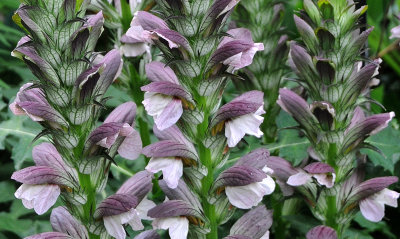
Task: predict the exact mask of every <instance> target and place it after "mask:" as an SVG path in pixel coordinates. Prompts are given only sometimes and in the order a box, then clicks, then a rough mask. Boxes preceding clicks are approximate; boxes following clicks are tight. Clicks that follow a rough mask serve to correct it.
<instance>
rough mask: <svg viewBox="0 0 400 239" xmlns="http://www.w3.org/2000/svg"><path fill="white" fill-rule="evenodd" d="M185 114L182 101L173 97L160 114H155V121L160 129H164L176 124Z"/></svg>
mask: <svg viewBox="0 0 400 239" xmlns="http://www.w3.org/2000/svg"><path fill="white" fill-rule="evenodd" d="M182 114H183V107H182V101H181V100H178V99H173V100H172V101H170V102H169V104H168V105H167V106H166V107H165V108H164V110H163V111H162V113H161V114H160V115H157V116H154V119H155V123H156V125H157V128H158V129H159V130H164V129H167V128H169V127H171V126H172V125H174V124H175V123H176V122H177V121H178V120H179V118H181V116H182Z"/></svg>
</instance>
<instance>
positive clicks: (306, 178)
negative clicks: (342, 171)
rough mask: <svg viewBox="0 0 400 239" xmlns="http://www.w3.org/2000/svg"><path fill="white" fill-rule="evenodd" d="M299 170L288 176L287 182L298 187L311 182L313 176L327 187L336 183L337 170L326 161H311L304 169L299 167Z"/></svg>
mask: <svg viewBox="0 0 400 239" xmlns="http://www.w3.org/2000/svg"><path fill="white" fill-rule="evenodd" d="M298 171H299V172H298V173H296V174H293V175H292V176H290V177H289V178H288V180H287V184H289V185H290V186H296V187H297V186H301V185H304V184H307V183H309V182H311V181H312V178H315V179H316V180H317V182H318V183H319V184H320V185H323V186H326V187H327V188H331V187H333V185H334V183H335V178H336V174H335V170H334V169H333V168H332V167H331V166H329V165H328V164H326V163H321V162H315V163H311V164H309V165H307V166H306V167H304V168H303V169H298Z"/></svg>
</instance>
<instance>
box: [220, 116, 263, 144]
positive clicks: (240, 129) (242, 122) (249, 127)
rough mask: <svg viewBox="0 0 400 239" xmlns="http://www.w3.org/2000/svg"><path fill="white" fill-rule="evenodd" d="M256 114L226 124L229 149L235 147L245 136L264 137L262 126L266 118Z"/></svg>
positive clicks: (237, 118)
mask: <svg viewBox="0 0 400 239" xmlns="http://www.w3.org/2000/svg"><path fill="white" fill-rule="evenodd" d="M256 113H257V112H256ZM256 113H252V114H246V115H242V116H239V117H235V118H233V119H231V120H229V121H227V122H226V123H225V136H226V138H227V140H228V146H229V147H231V148H232V147H235V146H236V145H237V144H238V143H239V141H240V140H241V139H242V138H243V137H244V136H245V134H248V135H253V136H256V137H258V138H259V137H261V136H262V135H263V132H262V131H261V130H260V125H261V123H262V122H263V120H264V118H263V117H262V116H260V115H257V114H256Z"/></svg>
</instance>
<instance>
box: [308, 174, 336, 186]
mask: <svg viewBox="0 0 400 239" xmlns="http://www.w3.org/2000/svg"><path fill="white" fill-rule="evenodd" d="M313 177H314V178H315V179H317V181H318V183H319V184H320V185H324V186H326V187H327V188H331V187H333V185H334V184H335V178H336V174H334V173H332V174H331V175H330V174H326V173H323V174H322V173H321V174H313Z"/></svg>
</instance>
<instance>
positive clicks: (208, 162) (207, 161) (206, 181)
mask: <svg viewBox="0 0 400 239" xmlns="http://www.w3.org/2000/svg"><path fill="white" fill-rule="evenodd" d="M199 102H200V104H201V105H202V106H203V107H200V108H202V109H205V112H204V121H203V122H202V123H201V124H199V125H198V126H197V139H198V142H197V144H198V147H199V156H200V162H201V163H202V164H203V165H204V166H205V167H207V170H208V174H207V176H205V177H204V178H203V179H202V181H201V185H202V187H201V199H202V200H201V201H202V204H203V209H204V213H205V214H206V217H207V218H208V220H209V221H210V229H211V231H210V233H208V234H207V236H206V237H207V239H218V224H217V220H216V219H217V218H216V215H215V206H214V205H213V204H210V203H209V201H208V195H209V191H210V189H211V186H212V184H213V182H214V165H213V161H212V158H211V151H210V150H209V149H208V148H207V147H205V146H204V144H203V142H202V140H203V139H204V137H205V134H206V132H207V128H208V122H209V119H208V118H209V114H208V112H207V111H208V110H207V107H206V99H205V98H204V97H200V100H199Z"/></svg>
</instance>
